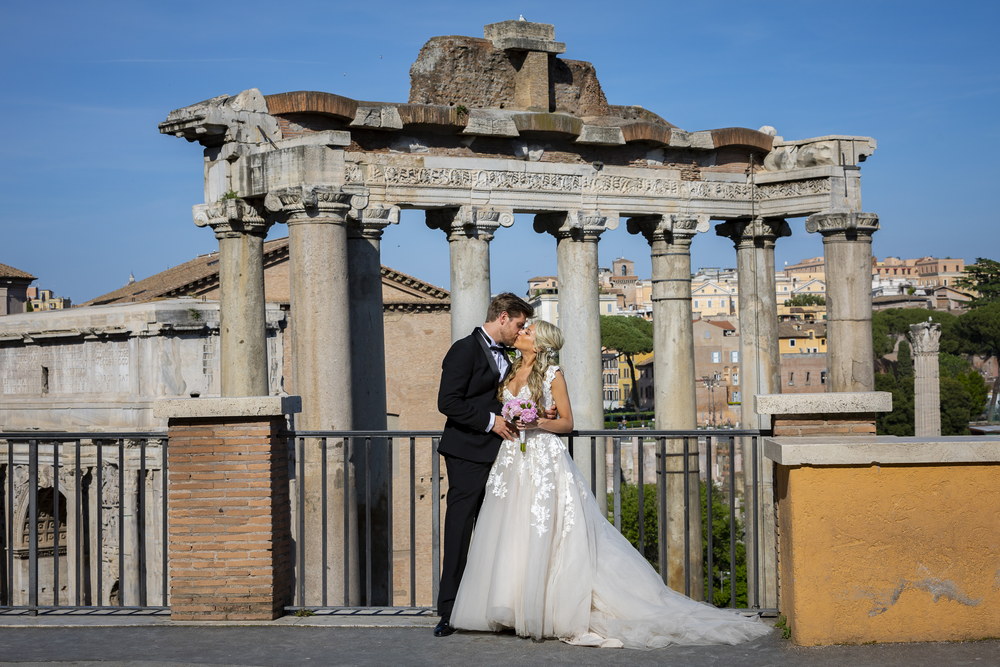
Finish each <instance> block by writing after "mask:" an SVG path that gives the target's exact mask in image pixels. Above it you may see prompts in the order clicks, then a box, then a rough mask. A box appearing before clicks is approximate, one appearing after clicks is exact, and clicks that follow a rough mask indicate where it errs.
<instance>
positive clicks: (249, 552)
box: [155, 396, 293, 620]
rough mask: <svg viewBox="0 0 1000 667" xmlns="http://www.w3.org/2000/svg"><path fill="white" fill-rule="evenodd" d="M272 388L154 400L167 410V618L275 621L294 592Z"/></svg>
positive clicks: (283, 453)
mask: <svg viewBox="0 0 1000 667" xmlns="http://www.w3.org/2000/svg"><path fill="white" fill-rule="evenodd" d="M291 404H292V401H289V399H288V397H285V398H284V399H283V398H282V397H278V396H257V397H247V398H220V399H211V398H198V399H178V400H166V401H159V402H158V403H157V404H156V407H155V414H156V415H157V416H158V417H167V418H168V428H169V443H168V445H167V466H168V480H167V493H168V494H169V495H168V498H167V508H168V511H167V525H168V547H167V552H168V559H169V586H170V610H171V618H172V619H173V620H272V619H274V618H277V617H278V616H281V614H282V611H283V609H284V607H285V606H286V605H288V604H290V602H291V599H292V567H293V554H292V539H291V508H290V503H289V496H288V447H287V443H286V441H285V440H284V438H282V437H280V435H279V434H280V431H281V430H282V428H283V427H284V424H285V417H284V415H285V413H286V412H290V411H292V410H291V409H290V407H291Z"/></svg>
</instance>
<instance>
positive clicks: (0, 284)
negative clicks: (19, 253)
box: [0, 264, 35, 315]
mask: <svg viewBox="0 0 1000 667" xmlns="http://www.w3.org/2000/svg"><path fill="white" fill-rule="evenodd" d="M34 280H35V276H33V275H31V274H30V273H28V272H27V271H22V270H21V269H15V268H14V267H13V266H8V265H6V264H0V315H13V314H15V313H23V312H24V311H25V310H27V308H26V307H25V304H26V303H27V302H28V289H29V288H28V285H30V284H31V283H32V281H34Z"/></svg>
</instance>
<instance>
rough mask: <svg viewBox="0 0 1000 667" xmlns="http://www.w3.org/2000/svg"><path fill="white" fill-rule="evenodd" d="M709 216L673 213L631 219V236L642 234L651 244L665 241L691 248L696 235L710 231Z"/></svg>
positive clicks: (629, 228)
mask: <svg viewBox="0 0 1000 667" xmlns="http://www.w3.org/2000/svg"><path fill="white" fill-rule="evenodd" d="M708 224H709V218H708V216H707V215H691V214H686V213H672V214H670V215H648V216H637V217H632V218H629V220H628V231H629V233H630V234H642V235H643V236H644V237H646V240H647V241H649V242H650V243H653V242H654V241H665V242H666V243H668V244H670V245H684V246H690V245H691V241H692V240H693V239H694V237H695V235H696V234H698V233H701V232H706V231H708Z"/></svg>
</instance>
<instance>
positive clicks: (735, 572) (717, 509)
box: [608, 482, 747, 607]
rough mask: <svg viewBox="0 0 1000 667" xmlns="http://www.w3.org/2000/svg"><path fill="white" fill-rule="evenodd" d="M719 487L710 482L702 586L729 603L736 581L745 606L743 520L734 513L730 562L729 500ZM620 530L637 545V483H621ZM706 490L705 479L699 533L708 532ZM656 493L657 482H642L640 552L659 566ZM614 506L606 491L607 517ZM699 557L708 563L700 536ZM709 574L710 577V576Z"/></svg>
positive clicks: (719, 602) (739, 602)
mask: <svg viewBox="0 0 1000 667" xmlns="http://www.w3.org/2000/svg"><path fill="white" fill-rule="evenodd" d="M724 498H725V495H724V493H723V490H722V487H721V486H719V485H717V484H713V485H712V511H711V521H712V572H711V573H708V572H706V573H705V590H706V591H708V590H709V586H711V590H712V602H713V604H715V605H716V606H717V607H728V606H729V604H730V591H731V590H732V586H733V582H734V581H735V585H736V606H737V607H746V606H747V563H746V546H745V544H744V534H743V521H742V520H741V518H740V514H739V513H737V515H736V518H735V525H734V526H733V530H734V533H735V535H736V544H735V545H734V549H733V551H735V555H736V561H735V563H732V562H730V548H729V545H730V539H729V534H730V531H729V504H728V503H727V502H725V500H724ZM621 499H622V500H621V503H622V505H621V507H622V513H621V533H622V535H624V536H625V538H626V539H627V540H628V541H629V542H630V543H631V544H632V546H634V547H635V548H636V549H639V487H638V485H636V484H623V485H622V487H621ZM707 501H708V492H707V487H706V485H705V483H704V482H702V484H701V527H702V534H703V535H708V521H709V512H708V504H707ZM657 502H658V501H657V496H656V485H655V484H645V485H644V486H643V518H642V522H643V523H642V526H643V544H642V549H641V553H642V555H643V557H644V558H645V559H646V560H647V561H649V563H650V565H652V566H653V567H654V568H656V569H657V570H659V533H658V532H657V521H656V519H657V515H658V511H657ZM612 507H614V496H613V495H612V494H610V493H609V494H608V508H609V512H608V514H609V516H608V520H609V521H612V522H613V521H614V516H613V515H612V514H611V511H612V510H611V508H612ZM702 557H703V558H704V559H705V563H706V565H707V563H708V540H707V539H704V540H702ZM709 577H711V578H709Z"/></svg>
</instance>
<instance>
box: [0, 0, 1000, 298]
mask: <svg viewBox="0 0 1000 667" xmlns="http://www.w3.org/2000/svg"><path fill="white" fill-rule="evenodd" d="M519 14H523V15H524V16H525V17H526V18H527V19H528V20H532V21H538V22H544V23H553V24H555V27H556V39H558V40H559V41H562V42H565V43H566V46H567V49H566V54H565V57H567V58H573V59H578V60H587V61H590V62H592V63H594V65H595V66H596V68H597V73H598V76H599V77H600V80H601V83H602V85H603V87H604V91H605V94H606V95H607V97H608V100H609V102H611V103H612V104H638V105H641V106H644V107H646V108H648V109H650V110H652V111H655V112H656V113H658V114H659V115H661V116H662V117H664V118H665V119H667V120H668V121H670V122H672V123H674V124H675V125H677V126H679V127H681V128H683V129H686V130H703V129H712V128H717V127H729V126H742V127H750V128H754V129H756V128H758V127H760V126H761V125H773V126H774V127H776V128H777V129H778V133H779V134H781V135H782V136H784V137H785V138H786V139H803V138H807V137H814V136H822V135H826V134H855V135H864V136H872V137H875V138H876V139H877V140H878V142H879V149H878V151H877V152H876V153H875V154H874V155H873V156H872V157H870V158H869V159H868V161H867V162H865V163H864V165H863V168H862V182H863V192H864V208H865V210H868V211H872V212H875V213H878V214H879V216H880V218H881V223H882V230H881V231H879V232H878V233H876V234H875V241H874V251H875V254H876V255H877V256H879V257H882V256H886V255H895V256H902V257H919V256H923V255H936V256H950V257H963V258H965V259H966V260H968V261H972V260H974V259H975V257H977V256H987V257H992V258H994V259H996V258H1000V213H998V208H997V207H996V206H995V205H994V204H992V203H991V202H994V201H995V194H994V193H995V192H996V191H997V184H998V183H1000V161H998V159H997V157H998V155H1000V123H998V119H1000V113H998V108H1000V67H998V65H1000V56H998V54H997V49H996V47H995V41H996V40H995V31H996V27H997V25H1000V3H996V2H986V1H983V2H977V1H966V0H960V1H957V2H950V3H941V2H924V1H905V2H904V1H902V0H842V1H841V2H837V3H830V2H818V1H817V2H813V1H810V0H798V1H787V2H778V1H774V2H770V1H767V0H761V1H758V2H746V1H702V2H698V1H694V0H689V1H688V2H673V1H670V0H657V1H650V2H619V3H608V2H606V1H605V2H594V1H591V0H576V1H573V2H538V1H528V0H523V1H522V2H505V1H502V0H500V1H496V2H491V3H476V2H467V1H464V2H458V1H450V0H447V1H446V0H426V1H423V2H398V1H397V0H382V1H381V2H319V1H313V0H306V1H300V2H295V3H274V2H258V1H256V0H244V1H242V2H225V1H220V2H203V1H202V2H188V1H187V0H175V1H174V2H170V3H152V2H139V1H137V0H132V1H129V2H116V1H102V0H91V1H89V2H79V1H75V2H51V1H49V2H47V1H45V0H35V1H33V2H23V1H21V0H3V1H2V2H0V59H2V63H3V64H2V66H0V90H2V91H3V93H2V100H3V102H2V104H0V127H2V128H4V131H3V140H2V141H0V159H2V162H0V164H2V165H3V171H2V174H0V195H2V202H3V205H2V206H0V230H2V239H3V243H2V244H0V249H2V250H0V262H2V263H5V264H10V265H13V266H16V267H18V268H20V269H23V270H26V271H29V272H31V273H32V274H34V275H36V276H38V278H39V280H38V281H37V282H36V283H35V284H36V285H39V286H41V287H44V288H48V289H52V290H54V291H55V292H56V293H57V294H59V295H64V296H69V297H71V298H72V299H73V300H74V302H77V303H79V302H81V301H84V300H86V299H89V298H92V297H94V296H97V295H99V294H102V293H104V292H108V291H111V290H113V289H116V288H118V287H120V286H121V285H123V284H124V283H125V282H126V280H127V278H128V275H129V272H134V273H135V275H136V277H137V278H144V277H146V276H149V275H151V274H153V273H156V272H158V271H161V270H163V269H165V268H167V267H169V266H172V265H175V264H178V263H180V262H183V261H186V260H187V259H190V258H192V257H194V256H195V255H198V254H201V253H205V252H210V251H212V250H214V249H215V248H216V247H217V246H216V241H215V239H214V237H213V236H212V234H211V232H210V231H208V230H207V229H199V228H197V227H195V226H194V224H193V223H192V222H191V206H192V205H193V204H196V203H200V202H201V201H202V168H201V151H200V147H199V146H198V145H196V144H189V143H187V142H185V141H183V140H181V139H177V138H174V137H168V136H163V135H160V134H159V133H158V131H157V128H156V126H157V123H159V122H160V121H162V120H163V119H164V118H165V117H166V115H167V113H168V112H169V111H171V110H172V109H175V108H178V107H182V106H186V105H188V104H191V103H194V102H197V101H200V100H204V99H206V98H209V97H213V96H216V95H219V94H235V93H238V92H239V91H241V90H243V89H246V88H251V87H256V88H259V89H261V91H263V92H264V93H265V94H268V93H277V92H283V91H292V90H321V91H328V92H333V93H338V94H341V95H346V96H348V97H353V98H356V99H362V100H379V101H406V98H407V95H408V91H409V67H410V65H411V63H412V62H413V60H414V58H415V57H416V55H417V52H418V51H419V49H420V47H421V45H422V44H423V43H424V42H425V41H426V40H427V39H428V38H430V37H432V36H435V35H448V34H464V35H472V36H482V27H483V25H484V24H486V23H492V22H495V21H501V20H506V19H513V18H517V16H518V15H519ZM789 222H790V224H791V226H792V230H793V236H792V237H790V238H786V239H781V240H780V241H779V243H778V248H777V259H778V264H779V266H780V265H781V264H782V263H783V262H794V261H795V260H798V259H801V258H804V257H810V256H815V255H820V254H822V243H821V240H820V238H819V237H818V236H816V235H812V234H807V233H806V232H805V229H804V225H803V221H802V220H801V219H795V220H790V221H789ZM283 234H285V229H284V228H283V227H276V228H275V229H274V230H273V232H272V236H278V235H283ZM600 249H601V262H602V264H603V265H610V262H611V260H612V259H613V258H614V257H616V256H627V257H630V258H632V259H634V260H636V263H637V272H638V273H639V275H644V276H648V275H649V252H648V246H647V245H646V244H645V242H644V241H643V240H642V239H641V238H637V237H632V236H629V235H628V234H627V233H626V232H625V230H624V225H623V226H622V227H621V228H619V229H618V230H615V231H613V232H609V233H607V234H605V235H604V237H602V240H601V243H600ZM447 253H448V249H447V243H446V242H445V240H444V235H443V234H442V233H441V232H438V231H431V230H429V229H427V228H426V227H425V225H424V224H423V221H422V215H420V214H418V213H410V214H408V215H405V216H404V219H403V221H402V223H401V224H400V225H399V226H396V227H393V228H391V229H389V230H388V231H387V232H386V235H385V238H384V240H383V263H385V264H387V265H389V266H392V267H393V268H396V269H398V270H401V271H404V272H407V273H410V274H413V275H415V276H417V277H419V278H422V279H424V280H427V281H429V282H432V283H435V284H438V285H441V286H443V287H447V286H448V269H447V256H448V255H447ZM693 255H694V264H695V265H696V266H731V265H733V264H734V262H735V254H734V251H733V249H732V245H731V243H729V242H728V241H726V240H724V239H722V238H718V237H716V236H714V233H713V232H710V233H708V234H704V235H700V236H699V237H698V238H697V239H695V242H694V246H693ZM492 270H493V285H492V287H493V290H494V291H501V290H512V291H516V292H523V291H524V290H525V289H526V285H525V282H524V281H525V280H526V279H527V278H528V277H530V276H533V275H539V274H549V273H555V246H554V241H553V240H552V239H551V237H548V236H539V235H536V234H535V233H534V232H533V231H531V225H530V219H528V218H522V217H519V219H518V222H517V223H516V224H515V226H514V227H512V228H510V229H506V230H504V229H501V230H499V231H498V233H497V237H496V240H495V241H494V243H493V254H492Z"/></svg>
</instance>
